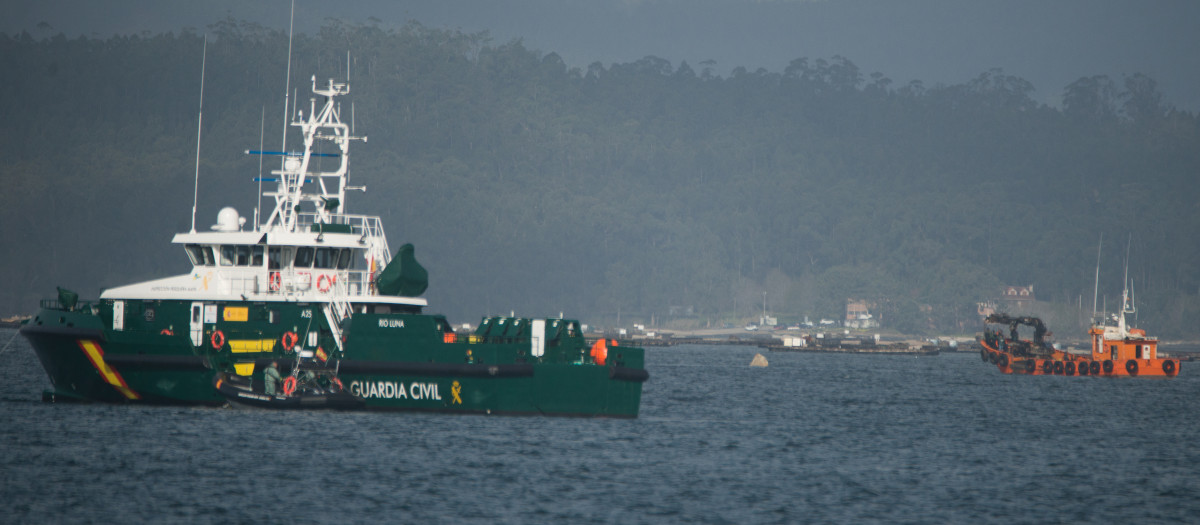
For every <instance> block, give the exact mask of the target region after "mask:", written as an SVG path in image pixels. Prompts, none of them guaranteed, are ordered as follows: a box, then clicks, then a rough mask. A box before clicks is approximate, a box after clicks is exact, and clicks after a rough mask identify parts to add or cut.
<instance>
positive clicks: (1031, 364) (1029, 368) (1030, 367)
mask: <svg viewBox="0 0 1200 525" xmlns="http://www.w3.org/2000/svg"><path fill="white" fill-rule="evenodd" d="M1035 370H1037V360H1035V359H1029V360H1026V361H1025V371H1026V372H1029V373H1030V374H1032V373H1033V372H1034V371H1035Z"/></svg>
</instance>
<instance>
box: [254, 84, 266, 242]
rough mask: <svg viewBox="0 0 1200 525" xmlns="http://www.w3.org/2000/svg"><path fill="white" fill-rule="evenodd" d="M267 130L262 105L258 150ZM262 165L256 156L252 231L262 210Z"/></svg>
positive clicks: (256, 226) (260, 158)
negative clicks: (256, 169) (256, 183)
mask: <svg viewBox="0 0 1200 525" xmlns="http://www.w3.org/2000/svg"><path fill="white" fill-rule="evenodd" d="M266 130H267V106H265V105H264V106H263V107H262V120H261V121H260V122H259V124H258V150H259V151H262V149H263V136H264V135H265V134H266ZM262 165H263V156H262V155H259V156H258V195H256V196H255V198H256V199H257V201H256V202H255V203H254V231H258V222H259V220H261V217H260V215H259V214H260V213H261V210H262V181H263V176H262Z"/></svg>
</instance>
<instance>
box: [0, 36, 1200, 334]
mask: <svg viewBox="0 0 1200 525" xmlns="http://www.w3.org/2000/svg"><path fill="white" fill-rule="evenodd" d="M208 35H209V40H208V52H207V65H206V70H207V72H206V79H205V91H204V107H203V128H202V142H201V152H200V187H199V211H198V215H197V218H196V222H197V228H207V227H208V225H210V224H212V223H213V221H214V220H215V217H216V212H217V210H218V209H220V208H221V207H223V206H227V205H232V206H234V207H236V208H237V209H238V210H239V211H240V212H241V213H242V215H243V216H252V213H253V209H254V207H255V192H256V189H257V186H256V184H255V183H253V182H252V178H253V177H256V176H257V175H258V173H259V164H258V158H257V157H250V156H247V155H244V154H243V153H242V152H243V151H244V150H246V149H258V145H259V142H260V137H263V136H265V139H264V145H265V147H266V149H274V148H278V147H279V144H280V141H281V138H282V133H283V131H282V129H283V126H282V121H283V117H284V112H285V110H284V107H283V95H284V91H285V87H284V77H285V70H286V68H287V47H288V38H287V35H286V34H282V33H279V32H275V31H269V30H266V29H263V28H261V27H257V26H253V25H249V24H245V23H239V22H236V21H233V20H226V21H222V22H220V23H218V24H214V25H213V26H210V27H209V28H208ZM202 46H203V37H202V35H201V34H197V33H191V32H185V33H183V34H144V35H138V36H126V37H114V38H109V39H86V38H80V39H66V38H64V37H61V36H60V37H57V38H50V39H43V40H37V39H33V38H31V37H29V36H28V35H24V34H23V35H0V68H2V70H3V71H4V72H5V80H4V81H3V82H0V115H3V125H0V182H2V183H3V189H4V191H3V192H2V193H0V246H3V247H4V250H5V253H6V257H5V258H4V261H3V262H2V263H0V268H2V269H3V272H2V275H3V276H4V277H3V278H4V279H5V281H6V284H5V285H4V286H0V314H5V315H7V314H11V313H29V312H31V311H32V310H33V309H35V308H36V306H37V300H38V299H39V298H43V297H49V296H51V295H52V294H53V292H54V287H55V286H56V285H62V286H66V287H69V288H73V289H76V290H78V291H79V292H81V294H82V295H83V296H84V297H87V298H95V297H96V296H97V295H98V294H99V292H100V289H101V288H103V287H110V286H115V285H119V284H125V283H128V282H132V281H137V280H143V279H149V278H155V277H163V276H166V275H172V274H178V273H183V272H186V271H187V269H188V266H187V259H186V257H185V256H184V254H183V251H182V250H181V249H179V248H177V247H175V246H173V245H171V244H170V243H169V241H170V239H171V236H172V235H173V234H174V233H176V232H181V231H186V230H187V229H188V228H189V226H190V221H191V205H192V190H193V175H194V172H195V162H196V142H197V141H196V139H197V137H196V133H197V115H198V109H199V107H198V104H199V98H200V70H201V56H202V55H201V49H202ZM347 53H349V56H350V59H351V67H350V74H351V78H350V82H351V95H350V97H349V98H348V99H347V100H353V101H354V108H353V111H351V110H350V109H349V108H345V107H344V108H343V115H344V116H345V115H351V114H353V115H354V124H355V127H356V132H357V133H358V134H360V135H367V136H369V141H368V142H367V143H365V144H357V145H355V147H354V148H353V151H352V166H351V170H352V183H353V184H365V185H366V186H367V188H368V192H367V193H366V194H365V195H357V194H355V195H351V196H350V199H349V205H350V211H352V212H355V213H369V214H379V215H381V216H382V217H383V220H384V223H385V225H386V227H387V228H388V234H389V237H390V239H391V243H392V244H393V245H394V246H399V245H400V244H402V243H404V242H412V243H414V244H415V245H416V247H417V257H418V258H419V259H420V260H421V261H422V263H423V264H424V265H425V266H426V267H427V268H428V269H429V270H430V272H429V273H430V288H429V291H428V293H427V294H426V295H427V297H428V298H429V300H430V303H431V305H433V306H432V307H431V310H432V311H437V312H444V313H446V314H448V315H449V316H450V317H451V320H453V321H455V322H474V321H477V320H478V317H480V316H482V315H485V314H507V313H508V312H509V311H516V312H517V313H518V314H520V315H530V316H534V315H536V316H546V315H551V316H557V315H558V314H559V313H560V312H562V313H564V314H566V315H567V316H568V317H578V318H582V319H585V320H588V321H591V322H592V323H593V324H604V325H611V324H613V323H616V322H617V319H618V316H619V318H620V321H621V322H622V323H623V324H628V323H633V322H645V323H650V322H653V323H657V324H660V325H662V324H667V323H675V324H676V325H677V326H678V325H681V324H691V325H693V326H702V325H706V324H710V323H723V322H743V321H744V320H745V319H746V318H749V317H751V316H756V315H757V314H758V313H759V312H760V311H761V309H762V307H763V298H764V292H765V294H766V295H765V297H766V301H767V303H768V304H767V308H768V309H769V310H770V313H772V314H773V315H778V316H780V317H781V318H782V320H785V321H795V320H797V319H800V318H802V317H803V316H805V315H807V316H809V317H810V318H814V319H815V318H820V317H827V318H841V317H842V316H843V315H844V309H845V302H846V299H847V298H858V299H866V300H869V301H872V302H873V303H875V304H876V308H875V313H876V315H877V317H879V318H880V319H881V321H882V322H883V324H884V325H885V326H887V327H891V328H895V329H898V330H902V331H906V332H909V333H930V332H939V331H967V332H970V331H974V330H975V329H976V328H977V327H978V326H979V325H978V317H977V316H976V315H975V308H976V307H975V305H976V303H977V302H979V301H983V300H987V299H990V298H993V297H995V296H996V295H997V294H998V292H999V290H1000V287H1001V286H1002V285H1006V284H1012V285H1029V284H1032V285H1034V286H1035V291H1036V294H1037V297H1038V299H1039V300H1040V301H1042V302H1045V303H1051V304H1043V305H1041V306H1040V308H1041V309H1042V311H1041V312H1040V313H1043V314H1044V315H1047V316H1048V317H1049V318H1051V319H1052V320H1053V322H1054V323H1057V324H1052V328H1053V329H1055V331H1056V332H1058V333H1060V334H1071V333H1078V330H1079V328H1080V325H1078V324H1077V321H1078V320H1079V319H1080V318H1079V317H1078V314H1079V312H1080V310H1083V311H1085V312H1084V317H1086V316H1087V315H1088V314H1090V313H1091V301H1092V287H1093V278H1094V271H1095V264H1096V248H1097V242H1098V240H1099V237H1100V235H1101V233H1103V234H1104V238H1105V245H1104V251H1103V258H1102V270H1101V272H1102V273H1101V282H1100V286H1101V294H1102V295H1104V296H1107V298H1108V299H1107V304H1108V306H1109V310H1111V309H1112V308H1113V307H1114V305H1115V302H1116V301H1117V299H1116V297H1118V296H1119V294H1120V290H1121V284H1122V283H1121V281H1122V272H1123V264H1124V257H1125V250H1126V242H1127V240H1128V239H1130V238H1132V241H1131V242H1130V250H1129V253H1130V255H1129V273H1130V276H1131V278H1133V279H1134V285H1135V287H1136V291H1137V298H1138V307H1139V318H1140V324H1141V325H1142V326H1144V327H1146V328H1147V329H1148V330H1150V331H1151V332H1152V333H1159V334H1161V335H1163V336H1168V337H1196V336H1197V335H1200V323H1197V320H1198V319H1200V263H1198V262H1197V261H1200V242H1197V236H1196V234H1197V231H1200V184H1198V181H1197V175H1198V174H1200V120H1198V119H1197V117H1196V115H1193V114H1190V113H1187V112H1180V111H1175V110H1173V109H1172V108H1171V106H1170V104H1169V101H1164V100H1162V97H1161V95H1160V94H1159V93H1158V91H1157V90H1156V87H1155V83H1154V80H1153V79H1151V78H1147V77H1145V76H1142V75H1130V76H1127V77H1122V78H1108V77H1104V76H1097V77H1088V78H1081V79H1079V80H1078V81H1076V82H1073V83H1072V84H1070V85H1069V86H1064V87H1063V88H1062V93H1063V99H1062V104H1061V108H1055V107H1047V106H1044V105H1039V104H1037V103H1035V102H1033V100H1032V99H1031V98H1030V94H1031V93H1032V92H1033V88H1034V86H1032V85H1031V84H1030V83H1029V82H1027V81H1025V80H1023V79H1021V78H1016V77H1013V76H1011V75H1007V74H1006V73H1005V72H1003V71H1001V70H994V69H993V70H988V69H986V65H985V67H983V68H981V73H980V74H979V76H978V77H977V78H975V79H973V80H970V81H969V82H966V83H964V84H960V85H950V86H946V85H937V86H925V85H922V84H920V83H912V84H908V85H893V83H892V82H890V81H889V80H888V79H887V78H886V76H884V75H882V74H879V73H870V74H868V73H866V72H863V71H860V70H859V69H858V68H857V67H856V66H855V65H854V64H853V62H851V60H849V59H846V58H842V57H832V58H797V59H796V60H795V61H793V62H792V63H791V65H789V66H788V67H787V68H786V69H785V70H783V71H766V70H757V71H746V70H744V69H736V70H734V71H733V73H732V74H730V75H728V76H724V77H722V76H718V75H715V74H713V73H712V70H711V67H710V66H711V64H687V63H680V64H674V63H672V62H670V61H668V60H665V59H660V58H656V57H646V58H644V59H642V60H639V61H637V62H633V63H625V64H610V65H604V64H599V63H597V64H593V65H591V66H589V67H588V68H587V69H586V70H583V69H577V68H570V67H568V66H567V65H565V64H564V63H563V61H562V60H561V59H560V58H559V57H558V55H556V54H554V53H553V52H544V51H536V50H531V49H527V48H526V47H524V46H523V45H522V44H521V42H519V41H518V42H507V43H496V42H493V41H491V40H490V39H489V38H488V36H487V35H486V34H463V33H459V32H454V31H444V30H435V29H430V28H426V27H422V26H420V25H417V24H414V23H410V24H409V25H406V26H404V27H402V28H398V29H392V28H384V27H381V26H378V25H367V26H357V25H346V24H342V23H338V22H330V23H329V25H327V26H326V27H325V28H324V29H322V31H321V32H320V34H318V35H297V36H296V39H295V43H294V52H293V63H292V69H291V71H292V83H291V85H292V87H293V88H294V89H296V90H298V91H297V92H298V94H299V97H298V104H297V109H301V110H304V111H306V112H307V111H308V107H309V102H308V100H309V98H310V95H309V94H308V93H310V91H309V90H310V87H311V81H310V80H309V78H310V76H311V75H313V74H315V75H316V77H317V78H318V79H319V81H322V82H323V81H324V80H325V79H327V78H338V79H342V78H344V77H345V75H346V67H347V64H346V62H347ZM347 103H348V102H347ZM264 128H265V131H264ZM294 141H295V135H293V136H291V137H290V138H289V142H291V143H293V144H294ZM270 168H271V166H267V167H266V168H265V169H268V170H269V169H270ZM1102 301H1103V299H1102ZM1081 306H1082V308H1080V307H1081Z"/></svg>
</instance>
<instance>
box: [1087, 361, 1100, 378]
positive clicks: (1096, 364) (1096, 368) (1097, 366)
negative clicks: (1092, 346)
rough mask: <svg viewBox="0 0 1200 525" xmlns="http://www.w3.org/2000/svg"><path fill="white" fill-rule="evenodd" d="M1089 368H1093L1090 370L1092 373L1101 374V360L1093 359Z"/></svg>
mask: <svg viewBox="0 0 1200 525" xmlns="http://www.w3.org/2000/svg"><path fill="white" fill-rule="evenodd" d="M1088 368H1090V369H1091V370H1089V372H1091V374H1092V375H1094V376H1098V375H1100V362H1099V361H1092V364H1091V365H1090V366H1088Z"/></svg>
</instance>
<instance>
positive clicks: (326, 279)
mask: <svg viewBox="0 0 1200 525" xmlns="http://www.w3.org/2000/svg"><path fill="white" fill-rule="evenodd" d="M336 280H337V277H336V276H335V277H330V276H329V275H325V274H322V275H321V276H320V277H318V278H317V291H318V292H321V293H326V292H328V291H329V290H330V288H333V282H334V281H336Z"/></svg>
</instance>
